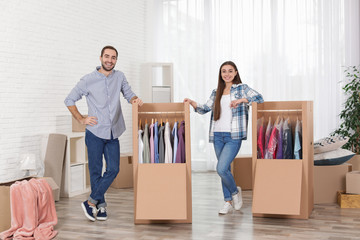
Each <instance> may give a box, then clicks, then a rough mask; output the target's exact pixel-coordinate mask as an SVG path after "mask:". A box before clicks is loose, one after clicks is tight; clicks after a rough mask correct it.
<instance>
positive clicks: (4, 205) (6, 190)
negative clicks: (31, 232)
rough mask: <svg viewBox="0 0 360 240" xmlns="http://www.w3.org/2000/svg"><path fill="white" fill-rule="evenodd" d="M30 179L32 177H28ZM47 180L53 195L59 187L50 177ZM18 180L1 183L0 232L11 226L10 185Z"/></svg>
mask: <svg viewBox="0 0 360 240" xmlns="http://www.w3.org/2000/svg"><path fill="white" fill-rule="evenodd" d="M26 179H27V180H29V179H30V178H26ZM45 179H46V181H47V182H48V183H49V185H50V187H51V189H52V190H53V196H54V195H56V194H57V192H59V191H60V190H59V187H58V186H57V185H56V183H55V182H54V180H53V179H52V178H50V177H45ZM22 180H24V179H19V180H16V181H22ZM16 181H11V182H7V183H1V184H0V206H1V210H0V232H3V231H5V230H8V229H9V228H10V227H11V208H10V186H11V185H12V184H13V183H15V182H16Z"/></svg>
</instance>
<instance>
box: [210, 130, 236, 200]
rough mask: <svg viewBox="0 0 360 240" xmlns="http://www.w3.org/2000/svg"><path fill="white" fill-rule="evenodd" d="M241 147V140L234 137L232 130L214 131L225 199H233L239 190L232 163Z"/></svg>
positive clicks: (218, 168)
mask: <svg viewBox="0 0 360 240" xmlns="http://www.w3.org/2000/svg"><path fill="white" fill-rule="evenodd" d="M240 147H241V140H240V139H232V138H231V134H230V132H214V149H215V153H216V157H217V159H218V163H217V166H216V171H217V173H218V174H219V176H220V178H221V184H222V189H223V193H224V200H225V201H231V200H232V196H233V195H235V194H237V193H238V192H239V191H238V189H237V187H236V183H235V180H234V177H233V175H232V174H231V163H232V161H233V160H234V158H235V157H236V155H237V153H238V152H239V149H240Z"/></svg>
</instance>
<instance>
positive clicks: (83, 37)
mask: <svg viewBox="0 0 360 240" xmlns="http://www.w3.org/2000/svg"><path fill="white" fill-rule="evenodd" d="M0 9H1V14H0V36H1V38H0V106H1V110H0V119H1V121H0V130H1V131H0V166H1V167H0V182H4V181H7V180H11V179H15V178H17V177H19V176H20V175H22V173H21V172H20V170H19V161H20V154H22V153H35V154H36V156H37V157H39V158H40V156H41V154H42V153H41V151H42V150H41V142H43V140H42V139H43V136H46V135H47V134H49V133H53V132H63V131H71V117H70V113H69V112H68V110H67V108H66V107H65V105H64V103H63V101H64V99H65V97H66V96H67V94H68V93H69V92H70V90H71V89H72V87H74V86H75V84H76V82H77V81H78V80H79V79H80V78H81V77H82V76H83V75H85V74H87V73H89V72H91V71H93V70H94V69H95V67H96V66H98V65H99V63H100V62H99V56H100V51H101V49H102V47H103V46H105V45H113V46H115V47H116V48H117V50H118V52H119V58H118V62H117V66H116V69H118V70H121V71H123V72H124V73H125V75H126V76H127V78H128V81H129V83H130V85H131V86H132V88H133V91H134V92H135V93H136V92H139V87H140V81H141V76H140V67H141V64H142V63H143V62H144V61H145V50H146V46H145V44H146V40H145V35H146V34H145V22H146V21H145V9H146V1H145V0H121V1H116V0H111V1H110V0H109V1H100V0H95V1H94V0H82V1H80V0H55V1H46V0H36V1H30V0H23V1H20V0H12V1H0ZM140 97H141V96H140ZM121 103H122V107H123V111H124V115H125V121H126V125H127V131H126V132H125V133H124V135H123V136H122V137H121V138H120V148H121V151H122V152H127V151H131V147H132V144H131V141H132V137H131V105H130V104H128V103H127V102H126V101H125V100H124V99H122V100H121ZM77 105H78V108H79V110H80V112H81V113H86V112H87V107H86V101H85V99H82V100H81V101H79V102H78V104H77Z"/></svg>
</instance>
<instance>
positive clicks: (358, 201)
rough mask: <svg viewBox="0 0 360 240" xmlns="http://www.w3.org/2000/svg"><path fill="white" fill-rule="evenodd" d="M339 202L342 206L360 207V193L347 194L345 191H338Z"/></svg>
mask: <svg viewBox="0 0 360 240" xmlns="http://www.w3.org/2000/svg"><path fill="white" fill-rule="evenodd" d="M337 194H338V199H337V200H338V204H339V206H340V207H341V208H360V195H359V194H347V193H345V192H344V191H338V192H337Z"/></svg>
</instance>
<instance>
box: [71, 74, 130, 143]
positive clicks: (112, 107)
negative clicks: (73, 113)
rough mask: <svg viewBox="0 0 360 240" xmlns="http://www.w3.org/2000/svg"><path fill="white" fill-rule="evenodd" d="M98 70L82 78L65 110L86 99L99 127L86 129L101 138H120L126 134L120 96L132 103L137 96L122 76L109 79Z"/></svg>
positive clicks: (111, 75) (88, 126) (110, 76)
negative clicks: (132, 99)
mask: <svg viewBox="0 0 360 240" xmlns="http://www.w3.org/2000/svg"><path fill="white" fill-rule="evenodd" d="M99 69H100V67H96V70H94V71H93V72H92V73H89V74H87V75H85V76H84V77H82V78H81V79H80V81H79V82H78V83H77V84H76V86H75V87H74V88H73V89H72V90H71V92H70V94H69V95H68V96H67V97H66V99H65V101H64V102H65V105H66V106H73V105H75V102H76V101H78V100H80V99H81V98H82V96H85V97H86V101H87V105H88V115H89V116H92V117H96V118H97V122H98V123H97V124H96V125H94V126H90V125H87V126H86V128H87V129H88V130H89V131H91V132H92V133H93V134H95V135H96V136H97V137H99V138H103V139H111V132H112V134H113V137H114V138H118V137H120V136H121V134H122V133H123V132H124V131H125V129H126V128H125V121H124V117H123V113H122V110H121V104H120V93H122V94H123V96H124V98H125V99H126V100H127V101H128V102H129V103H130V100H131V98H133V97H134V96H136V95H135V93H134V92H133V91H132V90H131V87H130V85H129V83H128V82H127V80H126V77H125V75H124V73H123V72H121V71H117V70H112V72H111V73H110V74H109V75H108V76H107V77H106V76H105V75H104V74H102V73H100V72H99V71H98V70H99Z"/></svg>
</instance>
